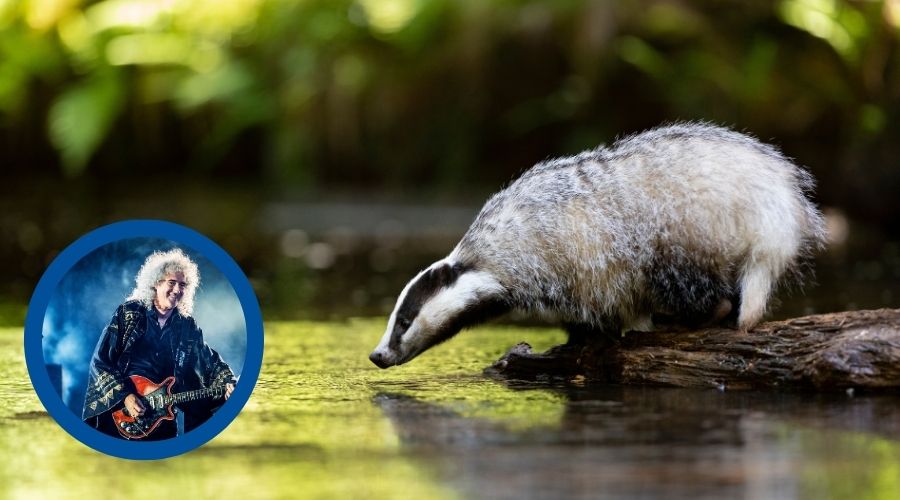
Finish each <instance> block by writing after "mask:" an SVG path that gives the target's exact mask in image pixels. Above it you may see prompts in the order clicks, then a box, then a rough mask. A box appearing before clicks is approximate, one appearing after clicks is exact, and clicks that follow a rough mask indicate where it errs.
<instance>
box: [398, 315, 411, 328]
mask: <svg viewBox="0 0 900 500" xmlns="http://www.w3.org/2000/svg"><path fill="white" fill-rule="evenodd" d="M397 324H398V325H399V326H400V328H402V329H404V330H408V329H409V325H411V324H412V321H410V320H409V319H407V318H397Z"/></svg>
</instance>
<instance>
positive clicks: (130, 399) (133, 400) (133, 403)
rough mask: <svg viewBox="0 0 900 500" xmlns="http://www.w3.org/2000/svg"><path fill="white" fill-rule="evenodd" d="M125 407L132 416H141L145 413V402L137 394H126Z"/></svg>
mask: <svg viewBox="0 0 900 500" xmlns="http://www.w3.org/2000/svg"><path fill="white" fill-rule="evenodd" d="M125 409H126V410H128V414H129V415H131V416H132V417H139V416H141V415H143V414H144V404H143V403H141V400H140V398H138V397H137V395H135V394H129V395H127V396H125Z"/></svg>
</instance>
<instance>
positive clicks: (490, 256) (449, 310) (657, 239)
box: [369, 123, 825, 368]
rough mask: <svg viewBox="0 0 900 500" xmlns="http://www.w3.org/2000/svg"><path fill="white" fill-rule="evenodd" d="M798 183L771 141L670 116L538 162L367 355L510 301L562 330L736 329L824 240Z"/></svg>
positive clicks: (495, 199)
mask: <svg viewBox="0 0 900 500" xmlns="http://www.w3.org/2000/svg"><path fill="white" fill-rule="evenodd" d="M813 186H814V180H813V178H812V176H811V175H810V174H809V173H807V172H806V171H805V170H803V169H802V168H800V167H798V166H797V165H795V164H794V163H792V162H791V161H790V160H789V159H788V158H786V157H785V156H784V155H783V154H782V153H781V152H779V150H777V149H776V148H774V147H772V146H770V145H767V144H763V143H761V142H760V141H758V140H756V139H755V138H753V137H750V136H748V135H745V134H742V133H738V132H735V131H732V130H730V129H726V128H721V127H718V126H714V125H711V124H707V123H677V124H672V125H668V126H663V127H661V128H657V129H653V130H649V131H646V132H643V133H639V134H636V135H632V136H629V137H626V138H623V139H620V140H618V141H616V142H615V143H614V144H613V145H612V146H610V147H605V146H600V147H598V148H596V149H594V150H589V151H585V152H583V153H580V154H578V155H575V156H572V157H568V158H559V159H553V160H548V161H544V162H541V163H539V164H537V165H535V166H534V167H532V168H531V169H529V170H527V171H525V172H524V173H523V174H522V175H521V176H520V177H519V178H518V179H517V180H515V181H514V182H512V183H511V184H510V185H509V186H508V187H506V188H505V189H503V190H502V191H500V192H498V193H496V194H495V195H493V196H492V197H491V198H490V199H489V200H488V201H487V203H486V204H485V205H484V207H483V208H482V209H481V211H480V213H479V214H478V215H477V217H476V218H475V221H474V222H473V223H472V225H471V227H470V228H469V229H468V231H467V232H466V233H465V234H464V236H463V237H462V240H460V242H459V243H458V244H457V245H456V247H455V248H454V249H453V251H452V252H450V254H449V255H448V256H447V257H445V258H443V259H441V260H439V261H437V262H435V263H434V264H432V265H430V266H429V267H428V268H427V269H425V270H423V271H422V272H420V273H419V274H418V275H416V276H415V277H414V278H413V279H412V280H411V281H410V282H409V283H408V284H407V285H406V287H405V288H403V290H402V291H401V292H400V296H399V297H398V299H397V304H396V307H395V308H394V310H393V312H392V313H391V315H390V317H389V319H388V323H387V329H386V331H385V333H384V336H383V338H382V339H381V342H380V343H379V344H378V346H377V347H376V348H375V350H374V351H373V352H372V354H371V355H370V356H369V359H370V360H371V361H372V362H373V363H375V364H376V365H377V366H379V367H381V368H387V367H389V366H394V365H400V364H403V363H406V362H408V361H410V360H411V359H413V358H415V357H416V356H418V355H419V354H421V353H422V352H424V351H425V350H427V349H429V348H430V347H432V346H434V345H436V344H438V343H441V342H443V341H445V340H447V339H449V338H451V337H453V336H454V335H456V334H457V333H458V332H459V331H460V330H462V329H463V328H466V327H469V326H472V325H475V324H478V323H479V322H482V321H485V320H487V319H490V318H492V317H494V316H498V315H500V314H502V313H505V312H507V311H510V310H520V311H523V312H525V313H528V314H537V315H541V316H544V317H547V318H552V319H555V320H556V321H559V322H561V323H562V324H563V325H564V326H565V329H566V330H567V331H568V333H569V336H570V341H572V339H580V340H579V341H584V340H585V338H588V339H589V338H590V335H601V334H604V332H605V334H609V333H610V332H614V334H617V335H621V334H622V333H624V332H626V331H632V330H636V331H650V330H652V329H653V328H654V321H657V322H660V321H662V322H664V323H667V324H673V323H674V324H681V325H687V326H690V327H697V326H700V325H707V324H710V323H711V322H714V323H718V324H723V325H725V326H731V327H737V328H740V329H744V330H746V329H749V328H751V327H753V326H754V325H755V324H757V323H758V322H759V321H760V319H761V318H762V316H763V314H764V313H765V312H766V307H767V304H768V302H769V298H770V295H771V293H772V291H773V288H774V287H775V286H776V285H778V284H779V283H780V282H781V281H784V280H783V278H785V277H786V276H792V275H798V276H799V275H802V273H800V272H798V270H800V269H801V268H802V267H803V266H802V265H801V264H803V263H804V262H805V261H806V260H807V259H806V257H808V256H810V254H811V253H812V252H813V251H814V250H816V249H819V248H821V247H822V246H823V245H824V243H823V242H824V237H825V229H824V220H823V217H822V214H821V213H820V212H819V210H818V209H817V208H816V206H815V205H814V204H813V203H812V202H811V201H810V199H809V196H811V193H812V189H813Z"/></svg>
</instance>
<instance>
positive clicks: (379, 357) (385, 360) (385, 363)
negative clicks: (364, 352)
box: [369, 351, 396, 368]
mask: <svg viewBox="0 0 900 500" xmlns="http://www.w3.org/2000/svg"><path fill="white" fill-rule="evenodd" d="M369 361H371V362H373V363H375V366H377V367H378V368H388V367H390V366H394V365H395V364H396V363H395V362H392V360H391V359H389V357H388V356H387V355H385V354H384V353H383V352H381V351H372V354H369Z"/></svg>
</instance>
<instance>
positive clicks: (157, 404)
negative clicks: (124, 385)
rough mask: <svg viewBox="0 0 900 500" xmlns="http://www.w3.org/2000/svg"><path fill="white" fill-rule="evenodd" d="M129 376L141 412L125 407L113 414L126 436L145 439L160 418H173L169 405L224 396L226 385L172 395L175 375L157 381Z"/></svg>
mask: <svg viewBox="0 0 900 500" xmlns="http://www.w3.org/2000/svg"><path fill="white" fill-rule="evenodd" d="M130 378H131V381H132V382H134V387H135V388H136V389H137V392H138V396H140V397H141V402H142V403H143V404H144V414H143V415H131V414H130V413H129V412H128V409H127V408H122V409H121V410H116V411H114V412H113V413H112V418H113V421H114V422H115V424H116V430H118V431H119V434H121V435H122V437H124V438H125V439H142V438H145V437H147V436H149V435H150V434H152V433H153V431H155V430H156V428H157V427H159V424H161V423H162V422H163V420H175V412H174V411H173V409H172V407H173V406H174V405H176V404H178V403H185V402H188V401H196V400H198V399H204V398H215V397H223V396H225V386H220V387H209V388H206V389H197V390H195V391H187V392H179V393H178V394H172V386H173V385H174V384H175V377H168V378H166V379H165V380H163V381H162V382H160V383H158V384H155V383H153V381H151V380H150V379H148V378H146V377H142V376H140V375H131V377H130Z"/></svg>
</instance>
